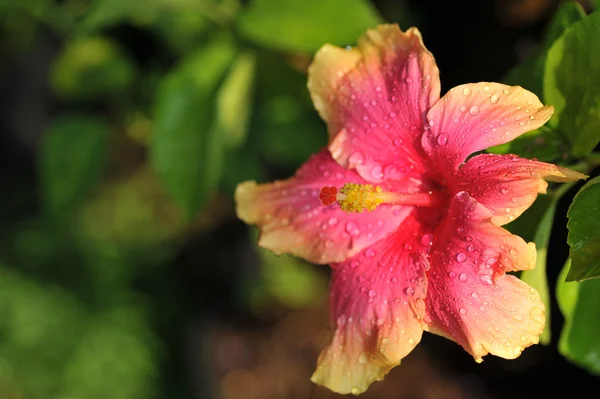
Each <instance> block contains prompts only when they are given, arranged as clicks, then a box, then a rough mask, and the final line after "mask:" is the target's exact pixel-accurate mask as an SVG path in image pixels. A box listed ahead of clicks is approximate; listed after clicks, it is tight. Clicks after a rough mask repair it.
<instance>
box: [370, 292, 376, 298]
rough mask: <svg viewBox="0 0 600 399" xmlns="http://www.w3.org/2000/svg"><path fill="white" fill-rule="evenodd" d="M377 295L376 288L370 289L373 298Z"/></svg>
mask: <svg viewBox="0 0 600 399" xmlns="http://www.w3.org/2000/svg"><path fill="white" fill-rule="evenodd" d="M376 295H377V291H375V290H369V296H370V297H371V298H373V297H375V296H376Z"/></svg>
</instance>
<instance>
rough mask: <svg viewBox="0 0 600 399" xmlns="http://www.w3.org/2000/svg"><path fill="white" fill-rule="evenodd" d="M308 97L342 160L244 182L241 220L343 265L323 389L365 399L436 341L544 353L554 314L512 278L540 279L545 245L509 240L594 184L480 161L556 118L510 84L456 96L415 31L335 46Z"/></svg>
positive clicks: (374, 34)
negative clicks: (553, 202)
mask: <svg viewBox="0 0 600 399" xmlns="http://www.w3.org/2000/svg"><path fill="white" fill-rule="evenodd" d="M308 88H309V90H310V93H311V95H312V99H313V102H314V104H315V107H316V109H317V110H318V111H319V114H320V115H321V117H322V118H323V119H324V120H325V121H326V122H327V125H328V130H329V135H330V140H329V146H328V148H326V149H323V150H322V151H320V152H319V153H317V154H315V155H313V156H312V157H311V158H310V159H309V160H308V161H307V162H306V163H305V164H304V165H303V166H302V167H301V168H300V169H299V170H298V172H297V173H296V175H295V176H294V177H292V178H290V179H288V180H284V181H277V182H274V183H270V184H264V185H257V184H256V183H255V182H244V183H241V184H240V185H239V186H238V188H237V191H236V202H237V212H238V215H239V217H240V218H241V219H242V220H244V221H245V222H247V223H249V224H255V225H257V226H258V227H259V228H260V231H261V234H260V239H259V245H261V246H263V247H265V248H268V249H270V250H272V251H274V252H276V253H291V254H294V255H297V256H299V257H302V258H305V259H307V260H309V261H311V262H315V263H323V264H327V263H328V264H331V267H332V269H333V275H332V283H331V301H330V312H331V322H332V325H333V326H334V328H335V334H334V336H333V340H332V342H331V344H330V345H329V347H327V348H326V349H325V350H324V351H323V352H322V353H321V356H320V357H319V361H318V367H317V370H316V371H315V373H314V375H313V377H312V380H313V381H314V382H315V383H317V384H320V385H324V386H326V387H328V388H329V389H331V390H333V391H335V392H339V393H353V394H359V393H361V392H364V391H365V390H366V389H367V387H368V386H369V385H370V384H371V383H372V382H374V381H378V380H381V379H382V378H383V376H384V375H385V374H386V373H387V372H388V371H389V370H390V369H391V368H393V367H394V366H396V365H398V364H399V363H400V361H401V359H402V358H403V357H405V356H406V355H408V353H410V351H412V349H413V348H414V347H415V345H416V344H417V343H418V342H419V341H420V340H421V336H422V333H423V331H430V332H433V333H436V334H440V335H442V336H444V337H447V338H449V339H451V340H454V341H456V342H457V343H458V344H460V345H462V346H463V347H464V348H465V350H466V351H468V352H469V353H470V354H471V355H472V356H473V357H474V358H475V360H476V361H478V362H480V361H481V360H482V356H484V355H486V354H488V353H491V354H493V355H496V356H500V357H503V358H506V359H513V358H516V357H518V356H519V355H520V353H521V351H522V350H523V349H524V348H526V347H527V346H529V345H532V344H535V343H537V342H538V337H539V335H540V334H541V333H542V331H543V328H544V305H543V303H542V302H541V301H540V297H539V295H538V293H537V292H536V290H535V289H533V288H531V287H529V286H528V285H527V284H525V283H523V282H522V281H521V280H519V279H518V278H516V277H514V276H512V275H507V274H506V272H509V271H517V270H527V269H531V268H533V267H534V265H535V258H536V252H535V245H534V244H533V243H526V242H525V241H523V240H522V239H521V238H520V237H518V236H515V235H512V234H511V233H509V232H508V231H507V230H505V229H503V228H502V227H501V226H502V225H504V224H506V223H509V222H510V221H512V220H514V219H515V218H517V217H518V216H519V215H520V214H521V213H522V212H523V211H525V210H526V209H527V208H528V207H529V206H530V205H531V204H532V203H533V201H534V200H535V198H536V196H537V194H538V193H544V192H545V190H546V187H547V183H546V181H545V180H544V179H546V180H551V181H568V180H576V179H580V178H583V177H584V176H583V175H581V174H580V173H577V172H574V171H571V170H568V169H565V168H562V167H558V166H555V165H551V164H548V163H543V162H538V161H533V160H527V159H523V158H520V157H517V156H514V155H491V154H485V153H482V154H478V155H474V156H473V157H471V158H469V159H467V158H468V157H469V156H470V155H471V154H474V153H476V152H478V151H481V150H484V149H486V148H489V147H491V146H495V145H498V144H502V143H506V142H508V141H510V140H512V139H514V138H515V137H518V136H519V135H521V134H523V133H525V132H527V131H530V130H533V129H536V128H538V127H540V126H541V125H543V124H544V123H545V122H546V121H547V120H548V119H549V118H550V116H551V115H552V112H553V108H552V107H551V106H544V105H543V104H542V103H541V102H540V100H539V99H538V98H537V97H536V96H535V95H534V94H533V93H531V92H529V91H527V90H525V89H523V88H521V87H511V86H506V85H503V84H499V83H474V84H465V85H461V86H458V87H455V88H453V89H451V90H450V91H448V92H447V93H446V94H445V95H444V96H443V97H442V98H440V81H439V72H438V69H437V66H436V64H435V61H434V58H433V56H432V55H431V53H430V52H429V51H428V50H427V49H426V48H425V46H424V45H423V41H422V39H421V35H420V33H419V31H418V30H417V29H415V28H411V29H409V30H408V31H406V32H402V31H401V30H400V29H399V28H398V26H397V25H381V26H379V27H377V28H376V29H373V30H369V31H368V32H367V33H366V34H365V35H364V36H363V37H361V38H360V39H359V41H358V45H357V47H355V48H352V49H350V50H347V49H342V48H338V47H334V46H331V45H325V46H323V47H322V48H321V49H320V50H319V51H318V52H317V54H316V55H315V59H314V61H313V63H312V65H311V66H310V68H309V78H308Z"/></svg>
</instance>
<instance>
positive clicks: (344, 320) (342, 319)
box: [337, 315, 346, 327]
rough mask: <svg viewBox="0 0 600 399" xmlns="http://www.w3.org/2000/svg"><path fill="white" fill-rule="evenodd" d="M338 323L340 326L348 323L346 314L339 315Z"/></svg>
mask: <svg viewBox="0 0 600 399" xmlns="http://www.w3.org/2000/svg"><path fill="white" fill-rule="evenodd" d="M337 325H338V326H339V327H343V326H344V325H346V316H345V315H341V316H340V317H338V319H337Z"/></svg>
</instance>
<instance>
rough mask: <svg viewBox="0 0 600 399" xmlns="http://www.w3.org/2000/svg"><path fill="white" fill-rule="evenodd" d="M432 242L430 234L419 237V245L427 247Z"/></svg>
mask: <svg viewBox="0 0 600 399" xmlns="http://www.w3.org/2000/svg"><path fill="white" fill-rule="evenodd" d="M432 240H433V235H432V234H424V235H423V237H421V244H422V245H424V246H426V247H428V246H430V245H431V244H432Z"/></svg>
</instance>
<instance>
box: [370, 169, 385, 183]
mask: <svg viewBox="0 0 600 399" xmlns="http://www.w3.org/2000/svg"><path fill="white" fill-rule="evenodd" d="M371 176H373V178H374V179H377V180H380V179H381V178H383V170H382V167H381V165H375V166H374V167H373V169H371Z"/></svg>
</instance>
